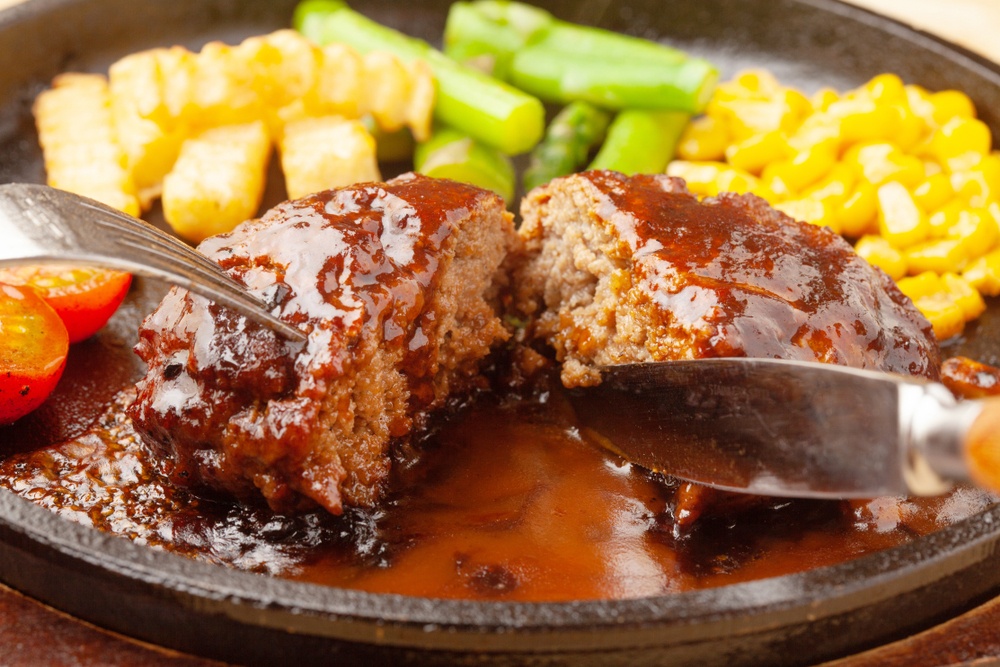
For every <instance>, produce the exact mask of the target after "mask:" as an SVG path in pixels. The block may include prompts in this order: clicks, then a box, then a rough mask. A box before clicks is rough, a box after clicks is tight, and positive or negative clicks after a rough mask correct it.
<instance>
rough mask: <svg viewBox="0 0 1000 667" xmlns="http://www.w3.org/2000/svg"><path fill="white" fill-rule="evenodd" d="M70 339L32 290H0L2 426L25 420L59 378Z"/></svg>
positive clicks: (0, 288)
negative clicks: (22, 418)
mask: <svg viewBox="0 0 1000 667" xmlns="http://www.w3.org/2000/svg"><path fill="white" fill-rule="evenodd" d="M68 352H69V334H68V333H67V332H66V326H65V325H64V324H63V323H62V320H61V319H60V318H59V315H57V314H56V311H55V310H53V309H52V307H51V306H49V305H48V304H47V303H45V301H43V300H42V298H41V297H40V296H38V295H37V294H36V293H35V292H34V291H33V290H31V289H29V288H25V287H14V286H13V285H0V424H9V423H10V422H12V421H14V420H16V419H20V418H21V417H23V416H24V415H26V414H28V413H29V412H31V411H32V410H34V409H35V408H37V407H38V406H39V405H41V404H42V402H43V401H45V399H46V398H48V396H49V394H51V393H52V390H53V389H54V388H55V386H56V383H57V382H59V378H60V376H62V372H63V368H64V367H65V365H66V354H67V353H68Z"/></svg>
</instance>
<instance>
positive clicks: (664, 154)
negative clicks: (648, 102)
mask: <svg viewBox="0 0 1000 667" xmlns="http://www.w3.org/2000/svg"><path fill="white" fill-rule="evenodd" d="M689 118H690V115H689V114H687V113H684V112H681V111H649V110H645V109H626V110H625V111H621V112H619V113H618V115H617V116H615V119H614V120H613V121H612V122H611V126H610V127H609V128H608V136H607V138H606V139H605V140H604V144H603V145H602V146H601V150H600V151H598V153H597V156H596V157H594V161H593V162H592V163H591V164H590V169H611V170H614V171H620V172H622V173H623V174H627V175H629V176H632V175H634V174H661V173H663V171H664V170H665V169H666V168H667V163H668V162H670V160H671V158H673V156H674V150H675V149H676V147H677V141H678V140H679V139H680V136H681V132H683V130H684V126H685V125H687V122H688V119H689Z"/></svg>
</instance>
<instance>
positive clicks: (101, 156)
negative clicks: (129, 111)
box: [34, 74, 139, 215]
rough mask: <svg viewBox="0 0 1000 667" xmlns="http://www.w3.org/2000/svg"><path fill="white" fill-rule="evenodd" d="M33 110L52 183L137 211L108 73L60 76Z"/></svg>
mask: <svg viewBox="0 0 1000 667" xmlns="http://www.w3.org/2000/svg"><path fill="white" fill-rule="evenodd" d="M34 113H35V121H36V124H37V127H38V139H39V142H40V143H41V145H42V150H43V153H44V160H45V172H46V178H47V180H48V184H49V185H51V186H52V187H55V188H60V189H62V190H69V191H70V192H75V193H77V194H80V195H83V196H85V197H90V198H91V199H96V200H98V201H100V202H103V203H105V204H107V205H108V206H112V207H114V208H117V209H119V210H121V211H125V212H126V213H128V214H130V215H139V200H138V198H137V197H136V189H135V184H134V182H133V181H132V178H131V176H130V175H129V172H128V169H127V168H126V156H125V154H124V152H123V151H122V149H121V147H120V146H119V145H118V142H117V138H116V135H115V129H114V123H113V121H112V114H111V94H110V91H109V89H108V81H107V79H106V78H105V77H104V76H102V75H100V74H62V75H60V76H58V77H57V78H56V79H55V81H53V87H52V88H50V89H49V90H46V91H45V92H43V93H42V94H40V95H39V96H38V98H37V99H36V100H35V107H34Z"/></svg>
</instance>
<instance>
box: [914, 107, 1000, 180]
mask: <svg viewBox="0 0 1000 667" xmlns="http://www.w3.org/2000/svg"><path fill="white" fill-rule="evenodd" d="M991 142H992V137H991V135H990V128H989V127H987V126H986V123H984V122H983V121H981V120H979V119H977V118H966V117H962V116H956V117H954V118H952V119H951V120H949V121H948V122H947V123H945V124H944V125H942V126H941V127H940V128H938V129H937V130H936V131H935V132H934V134H933V135H932V136H931V139H930V146H929V150H930V153H931V155H933V156H934V158H935V159H937V161H938V162H940V163H941V164H942V165H943V166H945V167H946V168H947V169H949V170H950V171H958V170H960V169H968V168H970V167H973V166H975V165H976V164H978V163H979V162H980V161H981V160H982V158H983V156H984V155H986V154H987V153H989V151H990V144H991Z"/></svg>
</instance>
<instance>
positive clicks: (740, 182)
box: [715, 168, 777, 202]
mask: <svg viewBox="0 0 1000 667" xmlns="http://www.w3.org/2000/svg"><path fill="white" fill-rule="evenodd" d="M715 182H716V185H717V186H718V191H719V192H737V193H739V194H746V193H751V194H755V195H757V196H758V197H761V198H763V199H765V200H767V201H769V202H771V201H777V197H776V196H775V194H774V193H773V192H771V191H770V190H769V189H767V188H766V187H764V185H763V184H762V183H761V182H760V179H758V178H756V177H754V176H753V174H748V173H747V172H745V171H742V170H740V169H735V168H730V169H723V170H721V171H720V172H719V175H718V176H717V177H716V179H715Z"/></svg>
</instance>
